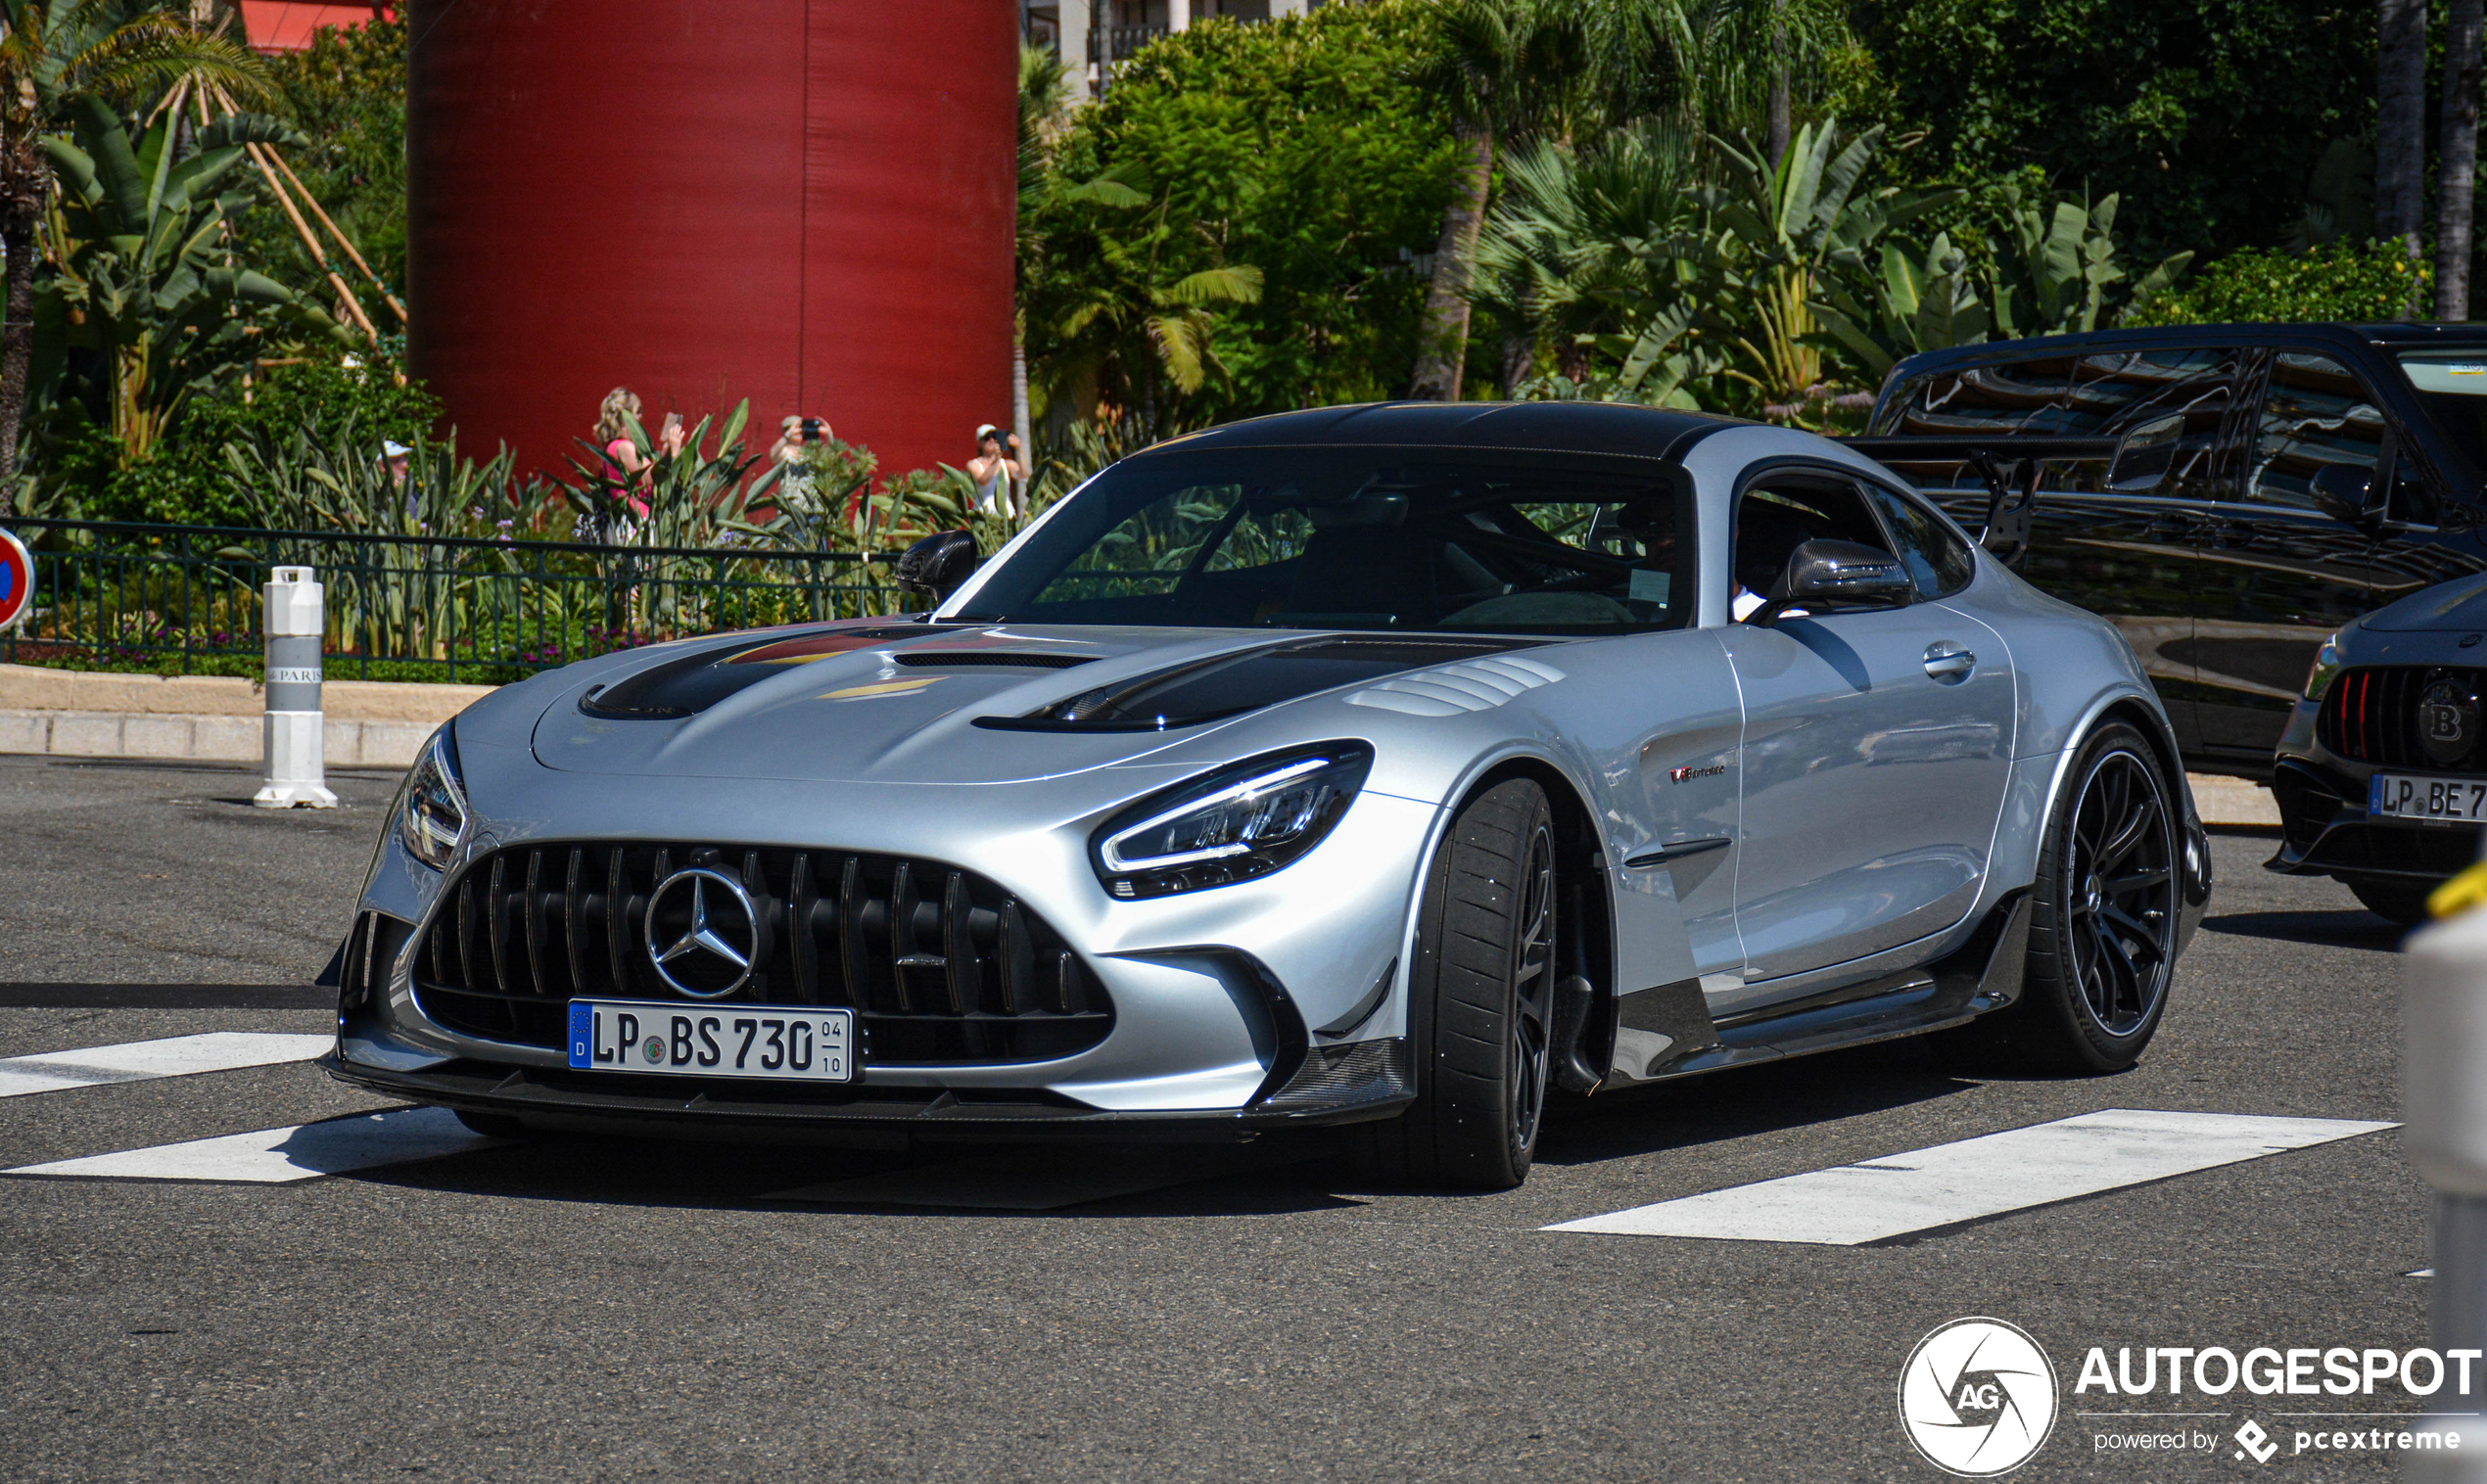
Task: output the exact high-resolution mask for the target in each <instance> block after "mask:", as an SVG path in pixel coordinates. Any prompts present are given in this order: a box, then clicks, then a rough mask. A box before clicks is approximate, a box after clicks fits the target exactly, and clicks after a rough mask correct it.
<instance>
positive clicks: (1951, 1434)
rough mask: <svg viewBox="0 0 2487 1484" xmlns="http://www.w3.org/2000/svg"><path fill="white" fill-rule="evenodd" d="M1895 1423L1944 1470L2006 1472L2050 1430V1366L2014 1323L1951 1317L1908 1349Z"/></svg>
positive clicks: (1978, 1474)
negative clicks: (1898, 1418)
mask: <svg viewBox="0 0 2487 1484" xmlns="http://www.w3.org/2000/svg"><path fill="white" fill-rule="evenodd" d="M1900 1426H1901V1427H1903V1428H1904V1429H1906V1430H1907V1433H1908V1441H1909V1442H1911V1443H1914V1444H1916V1445H1917V1451H1918V1452H1919V1453H1921V1454H1924V1455H1925V1456H1926V1461H1927V1462H1929V1463H1932V1464H1934V1465H1935V1466H1936V1467H1937V1468H1940V1469H1942V1470H1943V1471H1944V1472H1946V1473H1951V1474H1959V1475H1961V1476H1963V1477H1965V1478H1986V1477H1989V1476H1991V1475H1994V1474H1999V1473H2010V1472H2011V1471H2012V1470H2013V1469H2015V1468H2018V1467H2020V1466H2021V1465H2022V1464H2023V1463H2026V1462H2028V1461H2030V1458H2031V1456H2032V1455H2034V1454H2036V1453H2037V1452H2038V1451H2039V1449H2040V1448H2041V1447H2043V1446H2045V1443H2046V1437H2047V1434H2048V1433H2050V1432H2052V1431H2053V1430H2054V1428H2055V1367H2054V1366H2053V1365H2052V1364H2051V1363H2050V1362H2049V1361H2048V1360H2047V1359H2046V1352H2045V1351H2043V1350H2041V1349H2039V1348H2038V1341H2036V1340H2034V1339H2031V1338H2030V1337H2029V1334H2028V1333H2027V1332H2026V1331H2025V1330H2023V1329H2021V1328H2020V1326H2018V1325H2016V1324H2007V1323H2005V1322H2003V1321H2001V1320H1990V1319H1965V1320H1953V1321H1952V1322H1950V1323H1948V1324H1946V1325H1944V1326H1943V1327H1942V1328H1940V1329H1937V1330H1936V1331H1934V1332H1933V1333H1932V1334H1929V1335H1927V1336H1926V1337H1925V1338H1924V1339H1922V1340H1919V1341H1918V1342H1917V1348H1916V1349H1914V1350H1911V1351H1910V1352H1908V1364H1907V1365H1906V1366H1903V1367H1901V1368H1900Z"/></svg>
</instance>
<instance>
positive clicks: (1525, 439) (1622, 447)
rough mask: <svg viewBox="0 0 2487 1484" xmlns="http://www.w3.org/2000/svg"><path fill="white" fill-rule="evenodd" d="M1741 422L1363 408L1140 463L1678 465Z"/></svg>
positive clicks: (1188, 445)
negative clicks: (1211, 458)
mask: <svg viewBox="0 0 2487 1484" xmlns="http://www.w3.org/2000/svg"><path fill="white" fill-rule="evenodd" d="M1738 421H1739V420H1738V419H1735V418H1727V417H1713V416H1710V415H1709V414H1707V413H1700V412H1679V411H1676V410H1674V409H1672V408H1664V407H1636V406H1631V405H1629V404H1626V403H1620V402H1364V403H1360V404H1357V405H1354V406H1346V407H1315V408H1311V409H1309V410H1307V411H1302V412H1278V413H1273V414H1271V415H1270V416H1268V417H1256V418H1251V419H1249V420H1247V421H1244V422H1240V423H1228V424H1226V425H1224V426H1222V427H1217V428H1209V429H1205V430H1203V431H1201V432H1198V433H1193V434H1188V435H1186V436H1184V437H1182V438H1176V439H1170V440H1168V441H1165V442H1162V443H1159V444H1157V445H1156V446H1154V447H1152V448H1150V450H1148V452H1147V453H1146V454H1143V455H1140V456H1141V457H1150V456H1154V455H1157V454H1162V453H1173V452H1186V453H1188V452H1192V451H1194V450H1196V449H1207V448H1263V447H1289V446H1297V447H1300V446H1304V445H1320V444H1330V445H1338V444H1346V445H1366V446H1377V447H1407V446H1420V447H1453V448H1456V447H1469V448H1539V449H1553V450H1560V451H1563V452H1570V453H1621V454H1633V455H1638V456H1639V457H1642V458H1675V457H1679V456H1681V454H1682V452H1683V450H1684V449H1686V448H1689V447H1691V446H1692V444H1693V443H1695V442H1697V441H1700V440H1701V439H1702V438H1703V437H1705V436H1707V435H1709V434H1711V433H1713V432H1715V431H1716V430H1718V429H1720V428H1724V427H1732V426H1735V425H1736V423H1737V422H1738Z"/></svg>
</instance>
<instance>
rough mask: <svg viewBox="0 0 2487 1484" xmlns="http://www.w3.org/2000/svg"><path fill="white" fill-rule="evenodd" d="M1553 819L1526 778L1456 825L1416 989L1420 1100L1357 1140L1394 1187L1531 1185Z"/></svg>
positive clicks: (1497, 790) (1434, 883) (1550, 1002)
mask: <svg viewBox="0 0 2487 1484" xmlns="http://www.w3.org/2000/svg"><path fill="white" fill-rule="evenodd" d="M1556 900H1557V899H1556V891H1555V836H1554V814H1553V811H1552V810H1551V809H1550V808H1549V807H1548V806H1547V803H1546V794H1545V790H1544V789H1542V788H1540V787H1539V786H1538V785H1536V784H1535V783H1533V782H1530V781H1529V780H1527V779H1525V778H1516V779H1513V780H1511V781H1510V782H1507V783H1500V784H1497V785H1495V786H1494V787H1492V788H1490V789H1487V790H1486V791H1485V792H1484V793H1482V794H1479V795H1478V796H1477V798H1475V799H1474V800H1471V801H1470V802H1469V804H1468V805H1467V807H1465V808H1463V809H1462V810H1461V811H1460V812H1459V816H1458V817H1457V818H1456V819H1454V820H1452V821H1451V829H1450V833H1449V836H1448V837H1447V838H1446V839H1445V840H1444V841H1443V842H1442V845H1441V847H1440V849H1438V850H1437V851H1436V852H1435V853H1434V858H1433V863H1432V866H1431V869H1430V870H1429V871H1428V872H1427V874H1426V886H1425V896H1424V900H1423V902H1422V904H1421V905H1420V906H1419V909H1418V923H1417V943H1416V950H1417V951H1416V958H1415V960H1414V963H1415V966H1414V970H1413V972H1411V973H1410V974H1409V976H1408V1041H1409V1049H1410V1050H1411V1051H1412V1052H1413V1053H1414V1060H1415V1063H1416V1067H1417V1099H1416V1101H1415V1103H1414V1104H1412V1105H1411V1106H1410V1107H1409V1108H1408V1111H1407V1112H1406V1113H1404V1114H1402V1115H1401V1116H1400V1117H1398V1118H1395V1119H1392V1120H1390V1121H1388V1122H1386V1123H1381V1124H1372V1125H1367V1126H1365V1127H1364V1129H1363V1130H1361V1131H1360V1133H1361V1134H1362V1136H1363V1138H1364V1139H1365V1140H1367V1141H1368V1142H1367V1143H1366V1153H1367V1155H1368V1157H1369V1159H1370V1161H1371V1163H1372V1165H1373V1166H1374V1173H1375V1174H1377V1175H1379V1176H1380V1177H1382V1178H1383V1179H1384V1180H1385V1181H1388V1182H1391V1183H1407V1184H1434V1185H1455V1186H1463V1187H1467V1188H1471V1189H1485V1190H1500V1189H1507V1188H1509V1187H1510V1186H1513V1185H1516V1184H1519V1183H1521V1182H1522V1181H1524V1180H1525V1179H1527V1178H1528V1166H1529V1164H1530V1162H1531V1161H1532V1160H1533V1159H1534V1158H1535V1157H1536V1150H1537V1131H1538V1126H1539V1124H1540V1122H1541V1121H1542V1120H1543V1118H1544V1114H1545V1106H1546V1079H1547V1073H1548V1070H1549V1061H1550V1056H1549V1052H1550V1048H1551V1044H1552V1042H1551V1037H1550V1035H1549V1033H1550V1031H1551V1028H1552V1025H1553V1010H1554V987H1555V980H1556V977H1557V976H1556V962H1557V959H1556V953H1555V948H1556V936H1555V935H1556V929H1557V926H1558V924H1557V922H1556V913H1555V904H1556Z"/></svg>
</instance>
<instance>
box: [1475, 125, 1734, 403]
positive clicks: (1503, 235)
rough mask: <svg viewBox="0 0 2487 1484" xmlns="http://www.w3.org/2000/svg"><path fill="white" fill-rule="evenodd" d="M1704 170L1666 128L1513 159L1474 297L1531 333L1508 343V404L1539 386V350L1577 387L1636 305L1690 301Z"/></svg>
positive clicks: (1689, 146) (1481, 251)
mask: <svg viewBox="0 0 2487 1484" xmlns="http://www.w3.org/2000/svg"><path fill="white" fill-rule="evenodd" d="M1694 169H1695V160H1694V149H1693V142H1692V140H1691V139H1690V138H1689V137H1688V136H1687V135H1686V134H1685V132H1684V131H1683V130H1682V129H1680V128H1678V127H1676V126H1674V125H1672V124H1670V123H1667V122H1665V121H1663V120H1659V119H1643V120H1638V121H1636V122H1634V123H1632V124H1629V125H1626V126H1625V127H1623V128H1620V129H1618V130H1616V131H1614V132H1613V133H1610V134H1608V135H1607V136H1606V137H1604V138H1603V139H1600V140H1598V141H1596V142H1595V143H1594V144H1592V145H1590V146H1588V147H1586V148H1580V149H1575V148H1573V147H1572V146H1571V145H1568V144H1562V143H1545V144H1539V145H1535V146H1532V147H1528V148H1524V149H1522V150H1519V151H1515V152H1514V153H1513V154H1511V155H1510V156H1509V157H1507V158H1506V160H1505V162H1504V168H1503V194H1502V199H1501V200H1500V201H1498V202H1497V203H1495V206H1494V209H1493V211H1492V212H1491V213H1490V214H1489V216H1488V217H1487V219H1486V223H1485V228H1484V231H1483V232H1482V234H1480V236H1479V237H1478V245H1477V273H1476V276H1475V279H1474V280H1473V281H1472V283H1471V285H1470V289H1469V297H1470V300H1471V301H1473V302H1474V303H1476V304H1477V305H1478V307H1480V308H1484V309H1486V310H1488V311H1489V312H1491V313H1492V314H1493V315H1494V316H1495V318H1496V319H1498V320H1500V321H1501V322H1502V323H1503V324H1504V325H1506V326H1517V327H1519V328H1520V330H1521V332H1522V333H1520V334H1519V335H1514V336H1507V337H1506V339H1505V343H1504V348H1503V361H1502V368H1501V371H1502V374H1501V378H1500V380H1501V385H1502V389H1503V392H1504V394H1506V395H1510V394H1514V393H1515V391H1516V390H1517V389H1518V388H1519V387H1520V386H1521V385H1522V384H1523V383H1525V382H1526V381H1528V380H1529V379H1530V378H1531V376H1532V375H1533V370H1534V366H1533V362H1534V359H1535V355H1536V352H1537V351H1538V350H1539V349H1540V348H1552V349H1553V351H1554V354H1555V360H1556V370H1557V374H1558V375H1561V376H1563V377H1564V378H1565V379H1566V381H1568V382H1572V383H1573V384H1574V385H1576V384H1577V381H1578V379H1579V378H1580V377H1582V376H1584V375H1585V374H1586V373H1587V368H1588V357H1589V353H1590V348H1591V347H1592V346H1593V345H1594V344H1595V343H1596V342H1597V340H1598V339H1599V338H1600V337H1613V336H1616V335H1619V334H1620V333H1622V332H1623V331H1624V330H1625V329H1626V328H1627V323H1628V321H1629V319H1630V306H1631V305H1634V304H1645V303H1652V302H1667V303H1671V302H1674V301H1676V300H1678V299H1679V298H1680V297H1681V296H1682V294H1683V292H1684V291H1685V290H1686V289H1687V288H1688V287H1689V285H1690V281H1691V275H1692V268H1693V263H1692V259H1691V258H1690V257H1689V256H1688V255H1687V251H1688V249H1689V245H1690V234H1693V233H1695V232H1696V231H1697V229H1698V225H1699V218H1700V211H1699V209H1698V207H1697V205H1696V203H1695V202H1694V201H1693V199H1692V197H1691V195H1690V194H1689V189H1690V186H1691V184H1692V182H1693V179H1694ZM1635 328H1637V327H1635Z"/></svg>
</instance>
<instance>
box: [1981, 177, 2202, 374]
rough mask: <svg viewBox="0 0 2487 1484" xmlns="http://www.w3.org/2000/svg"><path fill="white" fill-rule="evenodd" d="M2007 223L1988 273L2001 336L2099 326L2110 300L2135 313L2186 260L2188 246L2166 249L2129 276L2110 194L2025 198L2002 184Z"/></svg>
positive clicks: (2162, 289)
mask: <svg viewBox="0 0 2487 1484" xmlns="http://www.w3.org/2000/svg"><path fill="white" fill-rule="evenodd" d="M2003 197H2004V200H2005V202H2006V204H2007V207H2008V209H2009V211H2010V220H2011V230H2010V232H2009V233H2008V234H2007V235H2006V236H2005V238H2004V239H2003V241H2001V242H2000V243H1998V244H1997V245H1996V252H1995V254H1994V266H1993V268H1992V270H1991V272H1990V276H1989V278H1988V281H1987V293H1988V299H1989V301H1990V302H1991V303H1992V304H1993V305H1994V324H1995V330H1996V333H1998V334H1999V335H2001V336H2002V337H2003V338H2004V339H2006V340H2019V339H2023V338H2026V337H2028V336H2033V335H2064V334H2070V333H2072V332H2074V331H2080V330H2094V329H2097V328H2098V323H2099V318H2100V315H2101V312H2102V311H2104V310H2107V309H2109V308H2110V307H2111V301H2110V299H2109V294H2110V291H2111V290H2113V289H2114V288H2115V286H2116V285H2118V284H2126V283H2130V284H2131V285H2132V287H2131V288H2129V289H2124V290H2120V291H2116V293H2115V300H2114V303H2113V305H2112V306H2113V307H2117V308H2120V309H2121V310H2122V311H2123V312H2125V313H2128V314H2131V313H2137V312H2139V311H2141V310H2143V309H2144V308H2146V307H2147V306H2148V305H2149V303H2150V301H2152V300H2153V299H2156V298H2158V297H2159V296H2160V295H2161V294H2164V293H2166V292H2167V291H2168V289H2169V287H2170V286H2171V285H2173V284H2174V283H2175V282H2176V281H2177V279H2178V278H2179V277H2180V276H2182V274H2183V272H2184V269H2185V266H2186V264H2188V263H2190V262H2192V261H2193V255H2192V254H2191V253H2176V254H2171V255H2169V256H2167V257H2166V258H2164V259H2162V260H2161V261H2160V262H2159V263H2158V265H2157V266H2155V267H2153V268H2151V269H2150V270H2149V271H2148V272H2147V273H2144V274H2143V275H2142V276H2141V277H2140V278H2139V279H2133V278H2131V277H2130V276H2129V275H2128V274H2127V273H2126V272H2125V268H2124V264H2123V263H2122V262H2121V261H2119V260H2118V257H2117V254H2116V237H2115V228H2116V206H2117V203H2118V202H2119V201H2120V200H2121V199H2122V198H2120V197H2118V196H2115V195H2109V196H2108V197H2107V198H2106V199H2105V200H2103V201H2100V202H2099V203H2098V204H2097V205H2096V206H2090V205H2089V204H2088V202H2086V201H2085V202H2083V203H2082V204H2080V205H2075V204H2074V203H2072V202H2070V201H2058V202H2056V203H2054V204H2053V206H2052V207H2041V206H2038V205H2036V204H2032V205H2029V206H2024V205H2022V203H2021V192H2020V188H2019V187H2018V186H2017V185H2012V184H2007V185H2005V186H2004V187H2003Z"/></svg>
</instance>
